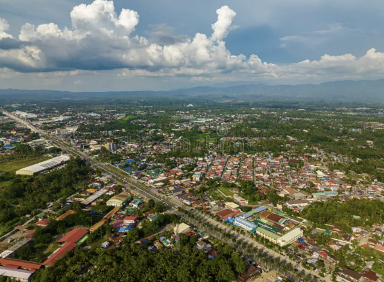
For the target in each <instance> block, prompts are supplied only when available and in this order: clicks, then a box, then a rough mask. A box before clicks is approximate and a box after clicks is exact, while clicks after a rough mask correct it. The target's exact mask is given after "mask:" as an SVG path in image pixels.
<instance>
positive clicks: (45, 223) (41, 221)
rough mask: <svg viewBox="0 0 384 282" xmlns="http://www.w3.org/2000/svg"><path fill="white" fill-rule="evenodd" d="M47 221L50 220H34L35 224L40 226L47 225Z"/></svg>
mask: <svg viewBox="0 0 384 282" xmlns="http://www.w3.org/2000/svg"><path fill="white" fill-rule="evenodd" d="M49 222H50V221H49V219H42V220H39V221H38V222H36V223H35V225H37V226H40V227H47V225H48V224H49Z"/></svg>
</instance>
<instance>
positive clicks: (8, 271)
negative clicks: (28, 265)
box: [0, 266, 33, 280]
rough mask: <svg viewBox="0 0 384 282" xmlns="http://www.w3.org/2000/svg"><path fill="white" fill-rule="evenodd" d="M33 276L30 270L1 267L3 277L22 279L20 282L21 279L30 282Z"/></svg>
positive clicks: (0, 273)
mask: <svg viewBox="0 0 384 282" xmlns="http://www.w3.org/2000/svg"><path fill="white" fill-rule="evenodd" d="M32 274H33V272H31V271H29V270H24V269H12V268H7V267H2V266H0V275H1V276H7V277H12V278H16V279H20V280H21V279H25V280H29V277H30V276H31V275H32Z"/></svg>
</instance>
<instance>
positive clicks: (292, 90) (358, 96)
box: [0, 80, 384, 103]
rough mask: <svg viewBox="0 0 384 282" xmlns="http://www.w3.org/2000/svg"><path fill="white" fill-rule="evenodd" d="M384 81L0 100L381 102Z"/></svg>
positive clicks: (34, 93)
mask: <svg viewBox="0 0 384 282" xmlns="http://www.w3.org/2000/svg"><path fill="white" fill-rule="evenodd" d="M383 89H384V80H360V81H335V82H326V83H322V84H318V85H314V84H301V85H277V86H266V85H262V84H244V85H235V86H229V87H217V86H216V87H211V86H204V87H195V88H188V89H178V90H170V91H130V90H129V89H127V91H118V92H69V91H50V90H18V89H3V90H0V101H2V102H6V101H13V102H15V101H17V100H19V101H23V102H25V101H28V100H30V101H38V100H52V99H77V100H78V99H89V98H130V99H138V98H140V99H142V98H149V97H169V98H177V99H188V98H195V99H196V98H201V99H203V100H204V101H206V100H210V99H213V100H216V101H220V100H223V101H226V100H245V101H276V100H278V101H292V100H294V101H329V102H335V101H336V102H347V103H351V102H357V103H384V93H383Z"/></svg>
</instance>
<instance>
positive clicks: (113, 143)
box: [105, 142, 117, 152]
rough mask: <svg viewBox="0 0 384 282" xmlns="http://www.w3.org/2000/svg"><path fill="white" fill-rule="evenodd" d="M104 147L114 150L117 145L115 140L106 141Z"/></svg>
mask: <svg viewBox="0 0 384 282" xmlns="http://www.w3.org/2000/svg"><path fill="white" fill-rule="evenodd" d="M105 148H106V149H107V150H108V151H110V152H116V150H117V147H116V143H115V142H108V143H107V144H105Z"/></svg>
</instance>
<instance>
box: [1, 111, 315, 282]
mask: <svg viewBox="0 0 384 282" xmlns="http://www.w3.org/2000/svg"><path fill="white" fill-rule="evenodd" d="M3 113H4V114H5V115H7V116H8V117H10V118H12V119H14V120H15V121H17V122H19V123H20V124H22V125H24V126H26V127H28V128H30V129H31V130H33V131H35V132H38V133H39V134H40V135H42V136H43V137H45V138H46V139H48V140H51V141H52V143H53V144H55V145H56V146H58V147H60V148H61V149H62V150H64V151H66V152H69V153H71V154H73V155H75V156H79V157H81V158H83V159H84V160H87V161H88V162H89V163H90V164H91V165H92V166H93V167H94V168H97V167H99V168H100V169H102V170H103V171H104V172H105V173H107V174H109V175H111V176H113V177H114V178H115V179H116V180H117V181H118V182H119V183H121V184H123V185H124V186H125V187H126V188H129V189H132V190H133V191H134V192H136V193H137V194H140V195H141V196H144V197H145V198H149V199H153V200H155V201H157V202H163V203H164V204H166V205H167V207H168V208H170V209H173V210H174V211H177V210H178V208H179V207H182V208H185V205H184V204H182V203H181V202H179V201H178V200H176V199H175V198H174V197H173V196H171V197H166V196H162V195H159V194H158V193H157V192H156V191H155V190H154V189H153V188H151V187H149V186H146V185H143V184H142V183H139V182H138V181H137V180H135V179H133V178H131V177H129V176H128V175H127V174H125V173H124V172H122V171H119V169H118V168H116V167H114V166H112V165H110V164H104V163H96V162H95V161H94V160H92V159H91V158H89V157H88V156H87V155H86V154H84V153H83V152H81V151H79V150H77V149H76V148H74V147H72V146H71V145H69V144H67V143H66V142H65V141H63V140H62V139H61V138H58V137H56V136H53V135H50V134H48V133H47V132H45V131H43V130H41V129H38V128H36V127H35V126H33V125H32V124H30V123H29V122H28V121H26V120H22V119H20V118H18V117H16V116H14V115H12V114H10V113H8V112H5V111H3ZM177 213H178V214H180V215H182V213H179V212H177ZM195 215H196V216H197V217H198V218H200V219H201V220H203V221H204V222H208V223H210V224H211V225H212V226H218V227H220V228H222V229H223V230H225V231H226V232H227V233H230V234H231V235H232V236H234V237H235V238H237V240H241V241H242V242H246V243H247V244H248V245H250V246H252V247H256V248H258V249H260V250H262V251H263V253H264V254H265V255H266V256H269V257H273V258H275V259H278V260H279V261H286V262H287V263H288V264H291V265H293V266H295V265H296V263H295V262H294V261H293V260H291V259H290V258H289V257H287V256H285V255H281V254H279V253H277V252H275V251H273V250H271V249H268V248H267V247H265V246H263V245H261V244H259V243H258V242H257V241H256V240H255V239H253V238H251V237H250V236H249V235H243V234H240V233H238V232H236V231H233V230H232V229H231V228H230V227H229V226H227V225H225V224H223V223H221V222H218V221H216V220H215V219H213V218H211V217H209V216H207V215H206V214H204V213H202V212H199V211H195ZM183 217H184V215H183ZM296 269H298V271H299V272H301V273H303V274H305V276H310V275H312V273H311V271H308V270H307V269H305V268H303V267H302V266H301V265H296Z"/></svg>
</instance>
